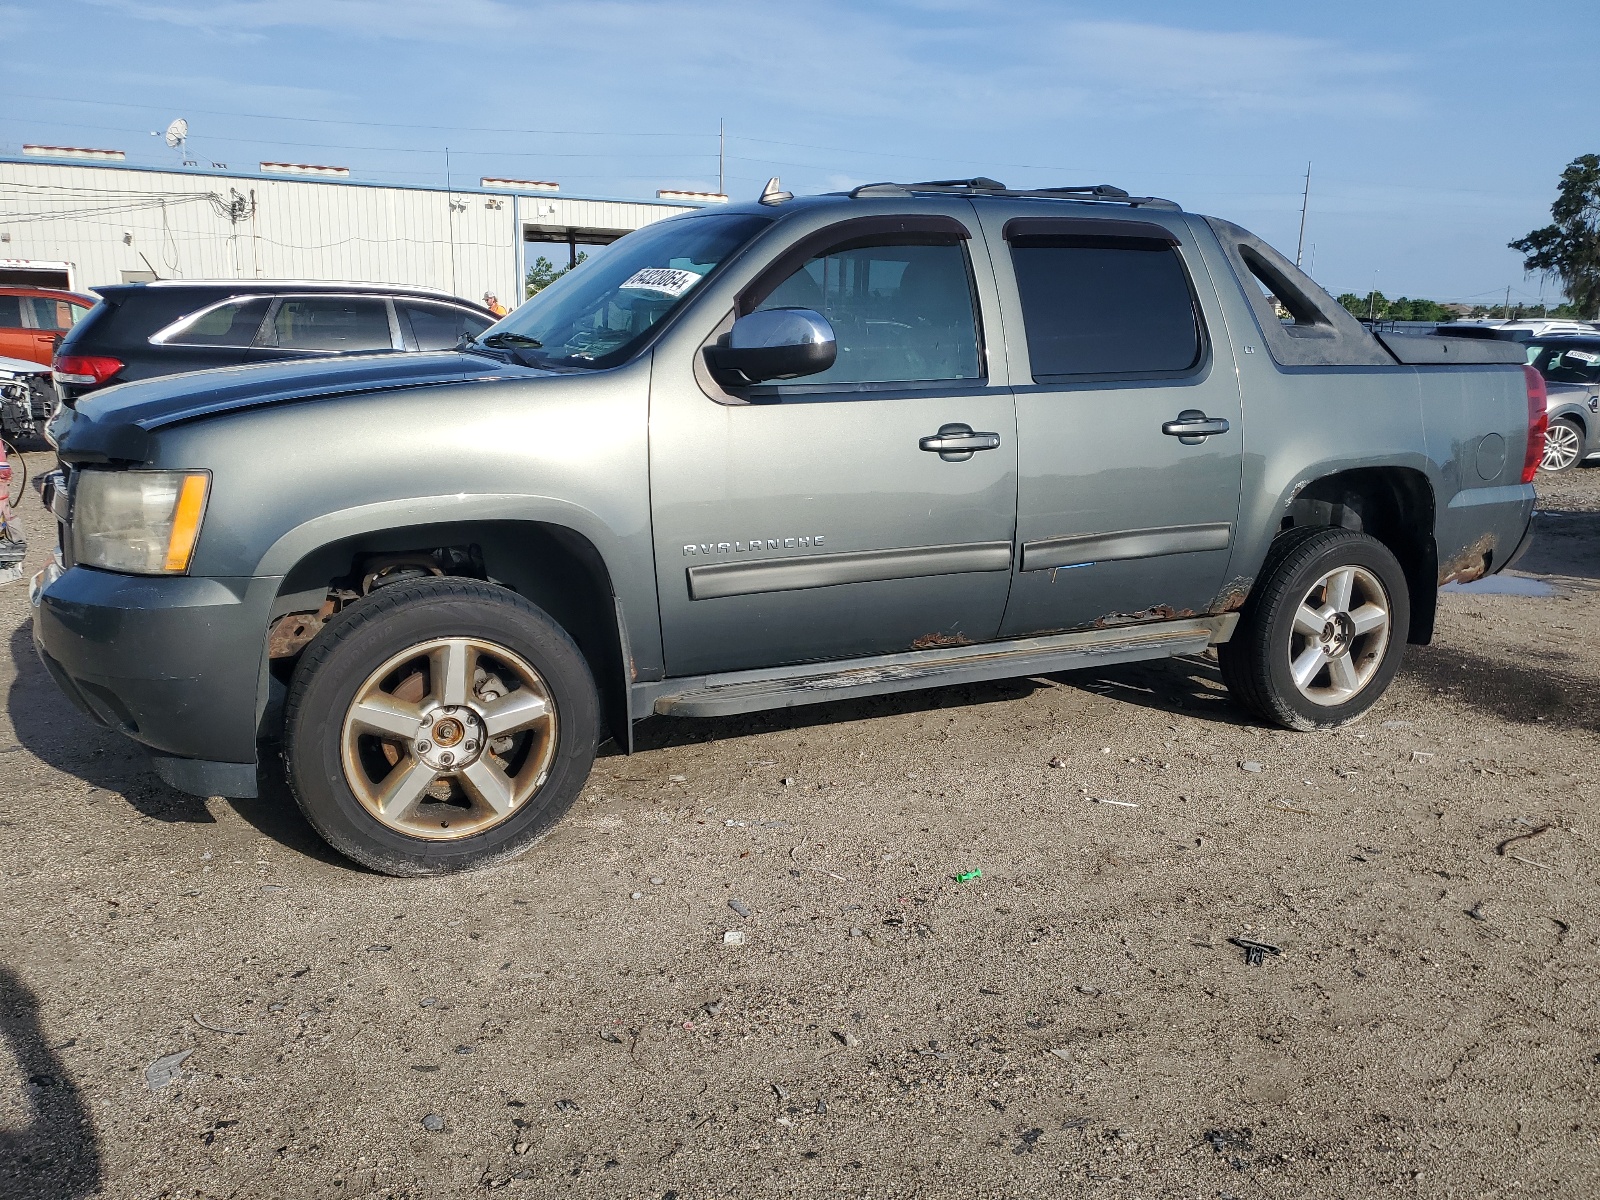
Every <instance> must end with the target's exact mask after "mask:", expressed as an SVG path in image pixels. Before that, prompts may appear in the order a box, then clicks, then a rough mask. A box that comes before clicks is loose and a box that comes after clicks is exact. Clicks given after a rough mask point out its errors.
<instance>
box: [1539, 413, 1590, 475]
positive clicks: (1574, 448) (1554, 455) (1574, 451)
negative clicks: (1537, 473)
mask: <svg viewBox="0 0 1600 1200" xmlns="http://www.w3.org/2000/svg"><path fill="white" fill-rule="evenodd" d="M1582 460H1583V429H1582V428H1581V427H1580V426H1579V425H1578V423H1577V422H1576V421H1574V420H1572V419H1571V418H1569V417H1557V418H1556V419H1555V420H1554V421H1551V422H1550V429H1549V431H1548V432H1546V434H1545V435H1544V457H1543V458H1541V459H1540V460H1539V469H1540V470H1541V471H1549V472H1551V473H1552V474H1554V473H1556V472H1557V471H1567V470H1570V469H1572V468H1573V467H1575V466H1577V465H1578V463H1579V462H1581V461H1582Z"/></svg>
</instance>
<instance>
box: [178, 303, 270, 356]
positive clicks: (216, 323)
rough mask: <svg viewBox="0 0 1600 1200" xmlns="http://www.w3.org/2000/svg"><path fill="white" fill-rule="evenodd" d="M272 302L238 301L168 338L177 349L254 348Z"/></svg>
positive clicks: (216, 309)
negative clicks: (263, 319)
mask: <svg viewBox="0 0 1600 1200" xmlns="http://www.w3.org/2000/svg"><path fill="white" fill-rule="evenodd" d="M269 303H271V301H270V300H269V299H268V298H267V297H265V296H261V297H258V298H257V299H254V300H235V301H233V302H232V303H229V304H223V305H220V306H219V307H217V308H213V309H212V310H211V311H210V312H208V313H205V314H203V315H201V316H200V318H199V319H198V320H196V321H195V322H194V323H193V324H192V325H190V326H189V328H187V329H185V330H182V331H181V332H179V333H177V334H175V335H173V336H171V337H169V338H167V343H168V344H169V345H177V346H239V347H245V346H251V345H254V344H255V340H256V332H257V331H258V330H259V329H260V328H261V318H262V317H264V316H266V315H267V305H268V304H269Z"/></svg>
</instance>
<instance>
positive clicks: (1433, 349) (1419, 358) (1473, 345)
mask: <svg viewBox="0 0 1600 1200" xmlns="http://www.w3.org/2000/svg"><path fill="white" fill-rule="evenodd" d="M1377 338H1378V340H1379V341H1380V342H1382V343H1383V348H1384V349H1385V350H1387V351H1388V352H1389V353H1390V354H1392V355H1394V356H1395V359H1396V360H1397V361H1399V362H1403V363H1405V364H1407V365H1408V366H1431V365H1434V364H1438V363H1444V364H1455V363H1472V364H1478V363H1526V362H1527V361H1528V348H1527V347H1526V346H1524V345H1523V344H1522V343H1521V342H1508V341H1504V340H1501V339H1498V338H1496V339H1492V340H1491V339H1489V338H1458V337H1435V336H1434V335H1433V334H1429V333H1421V334H1419V333H1380V334H1378V335H1377Z"/></svg>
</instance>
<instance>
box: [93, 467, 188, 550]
mask: <svg viewBox="0 0 1600 1200" xmlns="http://www.w3.org/2000/svg"><path fill="white" fill-rule="evenodd" d="M210 483H211V476H210V473H209V472H206V471H106V470H98V471H97V470H85V471H79V472H78V478H77V480H76V482H75V484H74V486H73V491H72V557H73V559H74V561H76V562H79V563H82V564H83V565H84V566H86V567H102V568H104V569H105V570H107V571H123V572H126V573H128V574H131V575H182V574H183V573H184V572H185V571H187V570H188V569H189V559H190V558H191V557H192V556H193V555H194V545H195V542H196V541H198V540H199V537H200V518H201V517H202V516H204V514H205V508H206V492H207V491H208V490H209V488H210Z"/></svg>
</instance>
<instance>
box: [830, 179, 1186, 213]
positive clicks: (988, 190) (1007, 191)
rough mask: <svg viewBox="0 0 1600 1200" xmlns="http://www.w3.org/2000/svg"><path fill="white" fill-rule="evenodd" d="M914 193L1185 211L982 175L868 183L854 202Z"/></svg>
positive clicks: (1112, 190)
mask: <svg viewBox="0 0 1600 1200" xmlns="http://www.w3.org/2000/svg"><path fill="white" fill-rule="evenodd" d="M914 192H954V193H958V194H965V195H985V196H1024V197H1029V198H1036V199H1041V200H1078V201H1090V202H1098V203H1102V204H1126V205H1128V206H1129V207H1130V208H1164V209H1172V210H1174V211H1179V212H1181V211H1182V209H1181V207H1180V206H1179V205H1178V204H1176V203H1174V202H1173V201H1171V200H1164V199H1162V198H1161V197H1160V196H1130V195H1129V194H1128V193H1127V192H1126V191H1125V190H1123V189H1122V188H1119V187H1113V186H1112V185H1111V184H1109V183H1096V184H1092V185H1090V186H1087V187H1054V188H1008V187H1007V186H1006V185H1005V184H1003V183H1001V182H1000V181H999V180H998V179H989V178H987V177H986V176H983V175H979V176H976V177H975V178H972V179H933V180H929V181H928V182H926V183H864V184H862V185H861V186H860V187H858V188H855V189H854V190H852V191H851V192H850V193H849V194H850V198H851V199H853V200H854V199H860V198H862V197H867V196H909V195H911V194H912V193H914Z"/></svg>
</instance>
